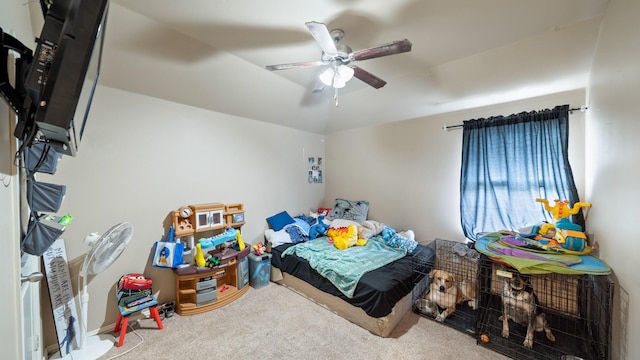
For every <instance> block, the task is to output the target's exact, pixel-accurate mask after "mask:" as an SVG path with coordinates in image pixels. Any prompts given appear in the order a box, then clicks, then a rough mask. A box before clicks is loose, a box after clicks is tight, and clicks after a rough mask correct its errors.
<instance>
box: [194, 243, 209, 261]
mask: <svg viewBox="0 0 640 360" xmlns="http://www.w3.org/2000/svg"><path fill="white" fill-rule="evenodd" d="M194 259H195V260H196V265H198V266H200V267H204V266H205V265H206V264H207V262H206V261H205V259H204V254H203V253H202V245H200V244H199V243H198V244H196V256H194Z"/></svg>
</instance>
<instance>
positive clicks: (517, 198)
mask: <svg viewBox="0 0 640 360" xmlns="http://www.w3.org/2000/svg"><path fill="white" fill-rule="evenodd" d="M568 136H569V105H563V106H557V107H556V108H554V109H553V110H542V111H533V112H529V113H519V114H514V115H510V116H506V117H505V116H496V117H491V118H488V119H474V120H468V121H465V122H464V123H463V135H462V137H463V140H462V169H461V173H460V213H461V223H462V228H463V231H464V234H465V236H466V237H467V238H469V239H471V240H475V239H476V237H477V234H478V233H482V232H492V231H498V230H502V229H507V230H518V229H520V228H522V227H525V226H530V225H534V224H537V223H539V222H541V221H552V218H551V216H550V215H549V214H548V212H547V211H545V210H544V206H543V205H542V204H541V203H537V202H536V199H537V198H542V199H547V200H549V201H550V202H552V201H553V200H556V199H558V200H569V202H570V204H574V203H575V202H578V201H579V199H578V191H577V189H576V186H575V183H574V181H573V174H572V172H571V166H570V164H569V159H568V143H569V140H568ZM572 222H574V223H576V224H579V225H581V226H584V219H583V218H582V213H581V212H580V213H578V214H576V215H574V216H573V218H572Z"/></svg>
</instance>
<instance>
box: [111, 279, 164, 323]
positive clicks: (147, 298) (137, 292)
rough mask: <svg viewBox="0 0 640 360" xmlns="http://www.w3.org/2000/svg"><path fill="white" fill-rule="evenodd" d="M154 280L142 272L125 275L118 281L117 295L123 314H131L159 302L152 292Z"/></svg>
mask: <svg viewBox="0 0 640 360" xmlns="http://www.w3.org/2000/svg"><path fill="white" fill-rule="evenodd" d="M151 285H152V281H151V279H147V278H145V276H144V275H142V274H127V275H123V276H122V277H121V278H120V280H119V281H118V285H117V291H116V295H117V297H118V308H119V309H120V312H121V313H122V314H130V313H133V312H136V311H140V310H142V309H146V308H148V307H150V306H154V305H157V304H158V301H157V300H156V298H155V296H153V294H152V288H151Z"/></svg>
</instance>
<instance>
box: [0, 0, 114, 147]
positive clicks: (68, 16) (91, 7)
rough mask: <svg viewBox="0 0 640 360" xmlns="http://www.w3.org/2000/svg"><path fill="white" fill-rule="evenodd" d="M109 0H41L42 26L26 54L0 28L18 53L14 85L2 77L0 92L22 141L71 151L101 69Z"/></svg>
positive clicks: (79, 136)
mask: <svg viewBox="0 0 640 360" xmlns="http://www.w3.org/2000/svg"><path fill="white" fill-rule="evenodd" d="M108 2H109V1H108V0H40V3H41V7H42V9H43V15H44V25H43V27H42V31H41V34H40V37H38V38H36V44H37V45H36V49H35V51H34V52H33V55H32V56H31V54H30V51H29V50H28V48H26V47H25V46H24V45H23V44H21V43H20V42H19V41H17V40H16V39H15V38H13V37H12V36H10V35H8V34H3V33H2V32H1V29H0V35H1V36H0V41H2V45H3V46H2V47H1V48H2V49H3V52H2V53H0V56H2V57H3V59H0V65H2V64H3V62H4V63H6V61H7V60H6V54H7V49H10V50H14V51H16V52H18V53H19V54H20V59H19V61H17V62H16V66H15V69H16V77H15V83H16V85H15V87H10V86H9V85H8V80H7V81H4V79H3V78H7V76H3V75H2V74H3V71H5V72H6V64H5V68H4V69H2V68H0V94H2V95H3V96H4V98H5V99H6V100H7V101H8V102H9V104H10V105H11V106H12V108H13V109H14V111H15V112H16V113H17V115H18V123H17V125H16V129H15V131H14V135H15V136H16V137H17V138H18V139H20V140H21V141H22V144H23V146H31V145H32V144H33V143H46V144H48V145H49V146H51V147H52V148H54V149H55V150H56V151H58V152H59V153H61V154H66V155H71V156H75V155H76V153H77V151H78V146H79V144H80V140H81V139H82V135H83V132H84V128H85V124H86V123H87V118H88V115H89V109H90V106H91V101H92V99H93V94H94V92H95V89H96V84H97V81H98V77H99V74H100V61H101V58H102V46H103V42H104V34H105V25H106V18H107V11H108Z"/></svg>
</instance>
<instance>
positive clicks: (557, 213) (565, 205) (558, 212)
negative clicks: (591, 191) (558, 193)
mask: <svg viewBox="0 0 640 360" xmlns="http://www.w3.org/2000/svg"><path fill="white" fill-rule="evenodd" d="M536 202H539V203H543V204H544V209H545V210H547V211H548V212H550V213H551V216H553V218H554V219H555V220H556V221H558V220H560V219H565V218H568V217H569V216H571V215H575V214H577V213H578V212H579V211H580V209H581V208H583V207H591V204H590V203H586V202H581V201H578V202H577V203H575V204H573V208H572V207H570V206H569V200H562V201H560V200H555V205H554V206H550V205H549V201H548V200H547V199H536Z"/></svg>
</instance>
